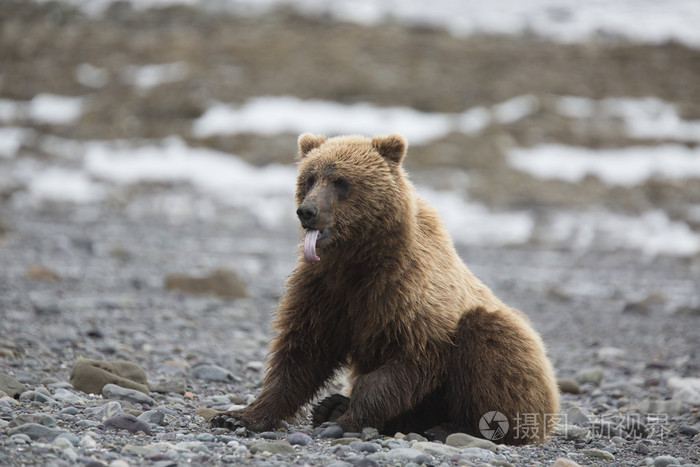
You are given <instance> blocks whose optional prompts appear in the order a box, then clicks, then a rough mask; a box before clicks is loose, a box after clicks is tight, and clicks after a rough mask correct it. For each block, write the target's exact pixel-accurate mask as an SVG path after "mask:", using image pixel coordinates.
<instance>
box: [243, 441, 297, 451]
mask: <svg viewBox="0 0 700 467" xmlns="http://www.w3.org/2000/svg"><path fill="white" fill-rule="evenodd" d="M247 447H248V450H249V451H250V452H251V453H253V454H257V453H262V452H269V453H271V454H291V453H294V452H296V451H295V450H294V447H293V446H292V445H290V444H287V443H283V442H279V441H254V442H252V443H251V444H249V445H248V446H247Z"/></svg>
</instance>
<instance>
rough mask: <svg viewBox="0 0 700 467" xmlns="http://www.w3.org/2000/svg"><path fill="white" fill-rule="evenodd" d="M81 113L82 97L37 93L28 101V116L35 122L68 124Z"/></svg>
mask: <svg viewBox="0 0 700 467" xmlns="http://www.w3.org/2000/svg"><path fill="white" fill-rule="evenodd" d="M82 113H83V98H81V97H66V96H57V95H55V94H37V95H36V96H34V98H33V99H32V100H30V101H29V108H28V116H29V118H30V119H32V120H34V121H36V122H42V123H49V124H52V125H68V124H70V123H73V122H74V121H75V120H77V119H78V118H80V116H81V115H82Z"/></svg>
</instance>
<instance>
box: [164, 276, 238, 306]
mask: <svg viewBox="0 0 700 467" xmlns="http://www.w3.org/2000/svg"><path fill="white" fill-rule="evenodd" d="M165 288H166V289H168V290H178V291H180V292H185V293H192V294H213V295H218V296H219V297H222V298H229V299H235V298H245V297H247V296H248V290H247V288H246V286H245V284H244V283H243V281H242V280H241V279H240V278H239V277H238V274H236V272H235V271H232V270H230V269H217V270H215V271H212V272H211V273H209V274H207V275H206V276H203V277H196V276H191V275H188V274H179V273H174V274H168V275H167V276H166V278H165Z"/></svg>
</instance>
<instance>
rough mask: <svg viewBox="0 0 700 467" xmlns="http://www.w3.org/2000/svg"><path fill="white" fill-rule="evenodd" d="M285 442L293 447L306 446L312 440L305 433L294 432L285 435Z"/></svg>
mask: <svg viewBox="0 0 700 467" xmlns="http://www.w3.org/2000/svg"><path fill="white" fill-rule="evenodd" d="M286 439H287V442H288V443H289V444H291V445H295V446H308V445H309V444H311V442H312V441H313V439H312V438H311V436H309V435H307V434H306V433H302V432H300V431H295V432H294V433H290V434H289V435H287V438H286Z"/></svg>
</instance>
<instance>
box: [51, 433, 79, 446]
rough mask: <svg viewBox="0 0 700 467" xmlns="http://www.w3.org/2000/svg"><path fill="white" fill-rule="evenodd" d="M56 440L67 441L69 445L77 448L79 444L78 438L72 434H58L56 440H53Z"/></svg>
mask: <svg viewBox="0 0 700 467" xmlns="http://www.w3.org/2000/svg"><path fill="white" fill-rule="evenodd" d="M57 439H65V440H67V441H68V442H69V443H71V444H72V445H73V446H77V445H78V443H79V442H80V438H78V437H77V436H76V435H74V434H73V433H61V434H59V435H58V436H56V438H55V439H54V441H56V440H57Z"/></svg>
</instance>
